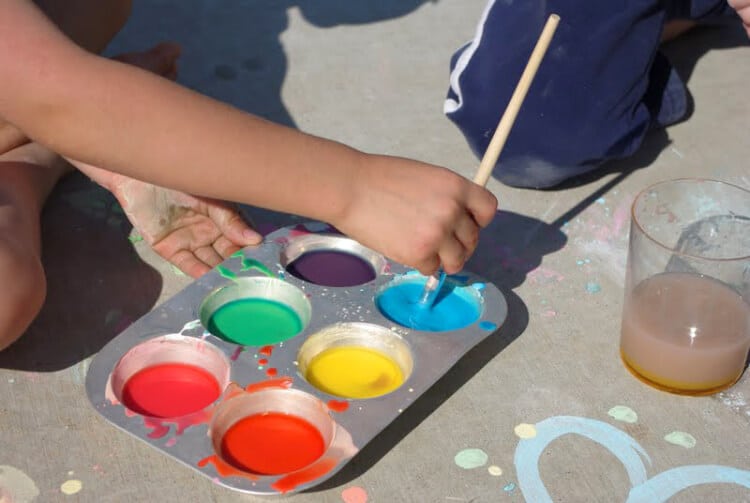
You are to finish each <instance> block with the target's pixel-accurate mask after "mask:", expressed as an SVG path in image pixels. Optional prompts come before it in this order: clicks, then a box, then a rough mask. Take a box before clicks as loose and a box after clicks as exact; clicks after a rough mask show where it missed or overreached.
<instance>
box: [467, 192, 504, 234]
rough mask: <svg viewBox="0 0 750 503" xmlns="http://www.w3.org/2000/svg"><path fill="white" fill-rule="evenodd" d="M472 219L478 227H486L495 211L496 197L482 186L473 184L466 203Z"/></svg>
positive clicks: (493, 216)
mask: <svg viewBox="0 0 750 503" xmlns="http://www.w3.org/2000/svg"><path fill="white" fill-rule="evenodd" d="M466 205H467V207H468V209H469V212H470V213H471V215H472V216H473V217H474V221H475V222H476V223H477V224H478V225H479V226H480V227H487V226H488V225H489V224H490V222H492V219H493V218H495V213H496V212H497V198H496V197H495V195H494V194H493V193H492V192H490V191H489V190H487V189H485V188H484V187H480V186H479V185H474V187H473V188H472V190H471V191H470V192H469V196H468V197H467V203H466Z"/></svg>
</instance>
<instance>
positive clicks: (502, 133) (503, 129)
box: [419, 14, 560, 308]
mask: <svg viewBox="0 0 750 503" xmlns="http://www.w3.org/2000/svg"><path fill="white" fill-rule="evenodd" d="M559 22H560V16H558V15H557V14H551V15H550V16H549V18H547V23H546V24H545V25H544V29H543V30H542V33H541V35H539V40H537V42H536V46H534V50H533V51H532V52H531V56H530V57H529V61H528V63H526V68H524V70H523V73H522V74H521V78H520V79H519V80H518V84H516V88H515V90H514V91H513V95H512V96H511V98H510V101H509V102H508V106H507V107H506V108H505V112H503V116H502V117H501V118H500V122H499V123H498V124H497V128H496V129H495V134H493V135H492V139H491V140H490V144H489V145H488V146H487V150H485V152H484V155H483V156H482V161H481V162H480V163H479V169H477V173H476V175H475V176H474V183H476V184H477V185H481V186H482V187H484V186H485V185H486V184H487V180H489V178H490V175H491V174H492V168H494V167H495V163H496V162H497V158H498V157H500V152H501V151H502V149H503V146H505V140H507V139H508V134H510V129H511V127H513V122H515V120H516V116H517V115H518V110H519V109H520V108H521V104H522V103H523V100H524V98H526V93H527V92H528V90H529V87H531V82H532V81H533V80H534V76H535V75H536V72H537V70H538V69H539V64H540V63H541V62H542V58H544V54H545V53H546V52H547V49H548V48H549V44H550V41H551V40H552V36H553V35H554V34H555V30H556V29H557V24H558V23H559ZM444 282H445V271H444V270H443V268H442V267H441V268H440V269H439V270H438V272H436V273H435V274H433V275H432V276H429V277H428V278H427V281H426V282H425V285H424V290H423V291H422V295H421V297H420V298H419V305H420V306H422V307H425V308H430V307H432V304H433V303H434V302H435V298H436V297H437V294H438V292H439V291H440V288H441V287H442V286H443V283H444Z"/></svg>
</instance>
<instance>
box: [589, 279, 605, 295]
mask: <svg viewBox="0 0 750 503" xmlns="http://www.w3.org/2000/svg"><path fill="white" fill-rule="evenodd" d="M586 291H587V292H589V293H599V292H601V291H602V286H601V285H600V284H599V283H596V282H594V281H589V282H588V283H586Z"/></svg>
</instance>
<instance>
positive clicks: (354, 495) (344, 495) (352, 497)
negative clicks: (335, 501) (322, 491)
mask: <svg viewBox="0 0 750 503" xmlns="http://www.w3.org/2000/svg"><path fill="white" fill-rule="evenodd" d="M341 499H342V501H343V502H344V503H367V491H365V490H364V489H363V488H361V487H358V486H354V487H347V488H346V489H344V490H343V491H342V492H341Z"/></svg>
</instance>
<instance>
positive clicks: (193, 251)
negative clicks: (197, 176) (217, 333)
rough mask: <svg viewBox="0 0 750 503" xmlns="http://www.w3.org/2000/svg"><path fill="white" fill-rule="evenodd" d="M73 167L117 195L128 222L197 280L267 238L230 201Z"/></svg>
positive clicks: (99, 169) (159, 250)
mask: <svg viewBox="0 0 750 503" xmlns="http://www.w3.org/2000/svg"><path fill="white" fill-rule="evenodd" d="M73 164H74V165H75V166H76V167H77V168H78V169H80V170H81V171H83V172H84V173H86V174H87V175H88V176H90V177H91V178H92V179H94V180H95V181H97V182H98V183H99V184H100V185H102V186H104V187H105V188H107V189H108V190H109V191H111V192H112V193H113V194H114V196H115V197H116V198H117V200H118V201H119V202H120V205H121V206H122V209H123V210H124V211H125V215H126V216H127V217H128V220H130V223H132V224H133V227H134V228H135V229H136V230H137V231H138V232H139V233H140V234H141V236H143V239H144V241H146V242H147V243H148V244H150V245H151V247H152V248H153V249H154V251H156V253H158V254H159V255H161V256H162V257H163V258H165V259H167V260H168V261H170V262H171V263H172V264H174V265H175V266H176V267H178V268H179V269H180V270H181V271H182V272H184V273H185V274H188V275H190V276H192V277H194V278H197V277H198V276H201V275H202V274H205V273H206V272H208V271H209V270H211V268H213V267H215V266H216V265H218V264H219V263H221V262H222V261H224V259H226V258H228V257H229V256H230V255H232V254H233V253H234V252H236V251H237V250H239V249H240V248H242V247H244V246H250V245H256V244H259V243H260V242H261V241H262V240H263V238H262V236H261V235H260V234H258V233H257V232H255V231H254V230H252V229H251V228H250V227H248V225H247V224H246V223H245V222H244V221H243V220H242V217H241V216H240V215H239V213H238V212H237V211H236V210H235V209H234V208H232V207H231V206H229V205H228V204H226V203H223V202H220V201H215V200H211V199H204V198H200V197H195V196H191V195H189V194H185V193H182V192H179V191H176V190H171V189H165V188H163V187H157V186H156V185H152V184H150V183H146V182H141V181H139V180H135V179H133V178H128V177H126V176H123V175H119V174H116V173H111V172H109V171H105V170H103V169H101V168H96V167H93V166H90V165H87V164H82V163H79V162H73Z"/></svg>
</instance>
